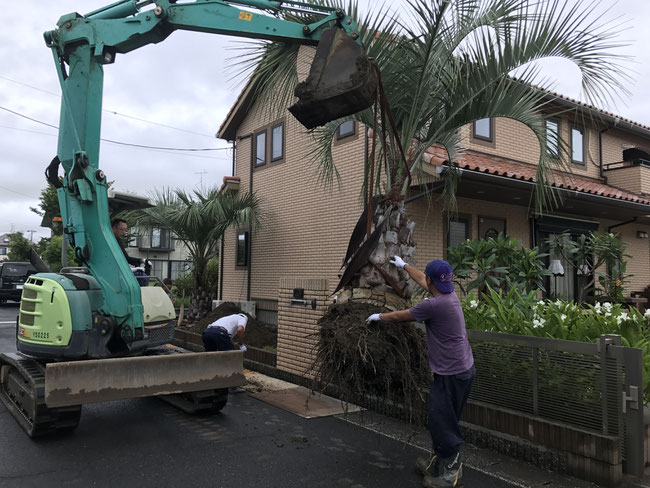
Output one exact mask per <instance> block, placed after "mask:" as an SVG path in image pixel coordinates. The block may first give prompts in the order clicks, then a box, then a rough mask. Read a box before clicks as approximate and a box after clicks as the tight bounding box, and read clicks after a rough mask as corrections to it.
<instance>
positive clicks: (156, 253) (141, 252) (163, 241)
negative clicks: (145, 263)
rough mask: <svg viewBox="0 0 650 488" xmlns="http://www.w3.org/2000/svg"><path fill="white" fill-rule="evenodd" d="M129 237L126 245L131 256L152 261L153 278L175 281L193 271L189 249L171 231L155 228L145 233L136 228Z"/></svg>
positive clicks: (130, 230)
mask: <svg viewBox="0 0 650 488" xmlns="http://www.w3.org/2000/svg"><path fill="white" fill-rule="evenodd" d="M129 236H130V238H129V241H128V243H126V244H127V247H126V250H127V252H128V254H129V256H132V257H135V258H146V259H148V260H149V261H151V264H152V265H153V268H152V270H151V274H152V275H153V276H157V277H158V278H160V279H164V278H170V279H171V280H172V281H173V280H175V279H176V278H177V277H178V276H179V275H182V274H184V273H186V272H188V271H189V270H190V269H191V262H190V260H189V253H188V250H187V247H186V246H185V244H183V242H182V241H180V240H178V239H177V238H176V237H175V236H174V233H173V232H171V231H170V230H169V229H162V228H153V229H150V230H148V231H146V232H145V231H142V230H140V229H138V228H137V227H134V228H131V229H129Z"/></svg>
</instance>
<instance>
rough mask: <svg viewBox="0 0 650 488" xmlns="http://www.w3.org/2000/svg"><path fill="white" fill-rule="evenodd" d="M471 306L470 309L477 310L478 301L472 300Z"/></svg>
mask: <svg viewBox="0 0 650 488" xmlns="http://www.w3.org/2000/svg"><path fill="white" fill-rule="evenodd" d="M469 306H470V308H476V307H478V301H476V300H470V302H469Z"/></svg>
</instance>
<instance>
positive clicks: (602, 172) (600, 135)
mask: <svg viewBox="0 0 650 488" xmlns="http://www.w3.org/2000/svg"><path fill="white" fill-rule="evenodd" d="M620 121H621V120H620V119H619V118H618V117H616V118H615V119H614V125H612V126H611V127H605V128H604V129H603V130H601V131H600V132H598V159H599V162H600V179H601V180H603V182H604V183H605V184H607V177H606V176H605V168H604V167H603V134H604V133H605V132H607V131H608V130H610V129H616V126H617V125H618V124H619V122H620Z"/></svg>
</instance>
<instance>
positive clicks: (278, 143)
mask: <svg viewBox="0 0 650 488" xmlns="http://www.w3.org/2000/svg"><path fill="white" fill-rule="evenodd" d="M283 157H284V124H279V125H276V126H274V127H273V128H272V129H271V161H278V160H279V159H282V158H283Z"/></svg>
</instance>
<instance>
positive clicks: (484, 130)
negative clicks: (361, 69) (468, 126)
mask: <svg viewBox="0 0 650 488" xmlns="http://www.w3.org/2000/svg"><path fill="white" fill-rule="evenodd" d="M473 132H474V134H473V135H474V139H481V140H484V141H489V142H492V118H491V117H488V118H486V119H479V120H477V121H475V122H474V129H473Z"/></svg>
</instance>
